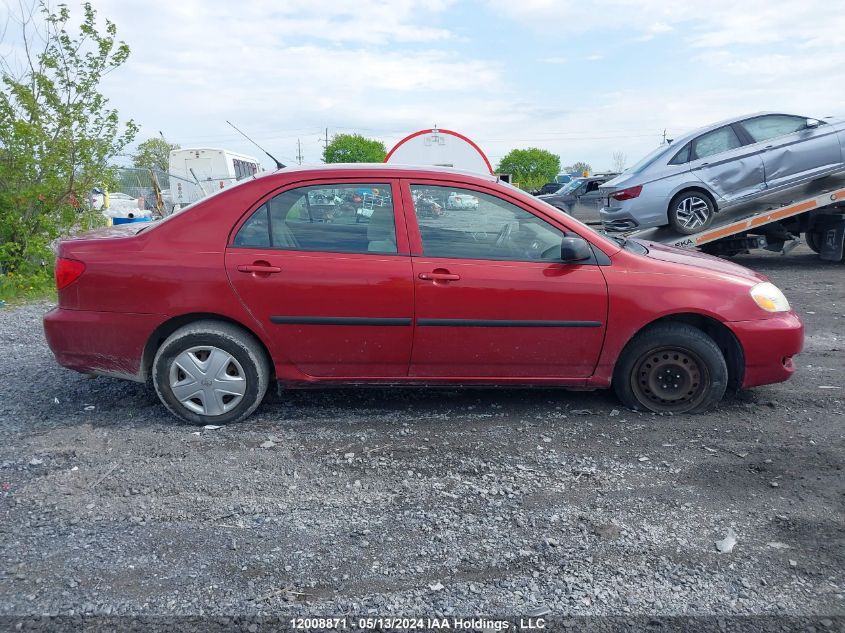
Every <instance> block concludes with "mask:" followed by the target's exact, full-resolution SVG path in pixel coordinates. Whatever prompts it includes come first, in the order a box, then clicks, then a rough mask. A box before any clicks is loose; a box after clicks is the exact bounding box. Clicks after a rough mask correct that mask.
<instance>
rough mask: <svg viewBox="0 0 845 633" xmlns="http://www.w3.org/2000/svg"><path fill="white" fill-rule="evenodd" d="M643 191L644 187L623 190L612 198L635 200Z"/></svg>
mask: <svg viewBox="0 0 845 633" xmlns="http://www.w3.org/2000/svg"><path fill="white" fill-rule="evenodd" d="M642 190H643V186H642V185H637V186H636V187H628V188H627V189H622V190H621V191H617V192H616V193H612V194H610V197H611V198H613V199H614V200H633V199H634V198H636V197H637V196H639V195H640V192H641V191H642Z"/></svg>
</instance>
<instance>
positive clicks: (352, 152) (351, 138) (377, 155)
mask: <svg viewBox="0 0 845 633" xmlns="http://www.w3.org/2000/svg"><path fill="white" fill-rule="evenodd" d="M385 156H387V150H386V149H385V148H384V143H382V142H381V141H377V140H375V139H371V138H366V137H364V136H361V135H360V134H335V135H334V136H333V137H332V140H331V141H330V142H329V144H328V145H326V147H325V148H324V149H323V162H324V163H381V162H384V157H385Z"/></svg>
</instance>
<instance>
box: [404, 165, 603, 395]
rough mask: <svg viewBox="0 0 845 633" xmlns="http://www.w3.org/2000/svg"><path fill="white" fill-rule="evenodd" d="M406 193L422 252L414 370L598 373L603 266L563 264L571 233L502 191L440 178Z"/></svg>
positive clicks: (417, 269)
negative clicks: (567, 234)
mask: <svg viewBox="0 0 845 633" xmlns="http://www.w3.org/2000/svg"><path fill="white" fill-rule="evenodd" d="M403 191H404V192H405V199H406V201H407V202H408V204H406V221H407V223H408V228H409V231H410V232H411V244H412V250H413V251H414V253H415V257H414V258H413V273H414V285H415V320H416V323H415V328H414V345H413V354H412V358H411V369H410V375H411V376H415V377H454V378H484V377H497V378H515V379H520V378H522V379H528V378H561V379H580V378H586V377H587V376H589V375H591V374H592V373H593V370H594V368H595V366H596V363H597V361H598V357H599V353H600V351H601V346H602V341H603V338H604V331H605V323H606V319H607V302H608V299H607V285H606V283H605V279H604V275H603V274H602V272H601V269H600V266H598V265H596V263H592V264H564V263H561V262H560V242H561V238H562V237H563V235H564V233H563V231H561V230H560V228H558V227H555V226H553V225H552V224H551V223H549V222H548V221H546V220H545V219H543V218H541V217H539V216H538V215H534V214H532V213H531V212H529V211H528V210H527V209H526V208H524V207H523V206H521V205H520V204H519V203H518V202H517V201H516V200H514V199H511V200H508V199H505V197H504V196H503V195H502V194H499V193H497V194H495V195H492V192H484V191H481V190H474V189H469V188H467V187H466V186H461V185H455V186H450V185H448V184H444V183H435V182H434V181H429V182H420V181H403ZM432 203H434V205H432ZM438 206H439V207H441V209H442V211H441V212H440V213H432V212H431V209H432V208H435V209H436V208H437V207H438ZM556 260H557V261H556Z"/></svg>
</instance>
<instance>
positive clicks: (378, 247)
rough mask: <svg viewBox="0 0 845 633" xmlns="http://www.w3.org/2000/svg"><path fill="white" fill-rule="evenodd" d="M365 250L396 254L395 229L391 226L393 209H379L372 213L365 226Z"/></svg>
mask: <svg viewBox="0 0 845 633" xmlns="http://www.w3.org/2000/svg"><path fill="white" fill-rule="evenodd" d="M367 240H368V241H369V244H368V245H367V250H368V251H370V252H375V253H395V252H396V229H395V228H394V224H393V209H392V208H391V207H381V208H377V209H375V210H374V211H373V215H372V216H370V223H369V224H368V225H367Z"/></svg>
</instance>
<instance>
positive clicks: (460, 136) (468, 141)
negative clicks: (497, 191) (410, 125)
mask: <svg viewBox="0 0 845 633" xmlns="http://www.w3.org/2000/svg"><path fill="white" fill-rule="evenodd" d="M425 134H445V135H447V136H454V137H455V138H458V139H460V140H462V141H464V142H465V143H466V144H467V145H469V146H470V147H472V148H473V149H474V150H475V151H476V152H478V154H479V156H481V159H482V160H483V161H484V164H485V165H486V166H487V171H489V172H490V173H491V174H493V165H491V164H490V159H488V158H487V155H486V154H485V153H484V151H483V150H482V149H481V148H480V147H479V146H478V145H477V144H476V143H475V141H473V140H472V139H471V138H469V137H467V136H464V135H463V134H461V133H460V132H455V131H454V130H444V129H443V128H430V129H427V130H420V131H419V132H414V133H413V134H409V135H408V136H406V137H405V138H403V139H402V140H401V141H399V142H398V143H396V145H394V146H393V149H391V150H390V151H389V152H388V153H387V156H385V158H384V162H385V163H387V162H389V161H390V157H391V156H393V154H394V153H395V152H396V150H398V149H399V148H400V147H402V145H404V144H405V143H407V142H408V141H410V140H411V139H415V138H417V137H419V136H423V135H425Z"/></svg>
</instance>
